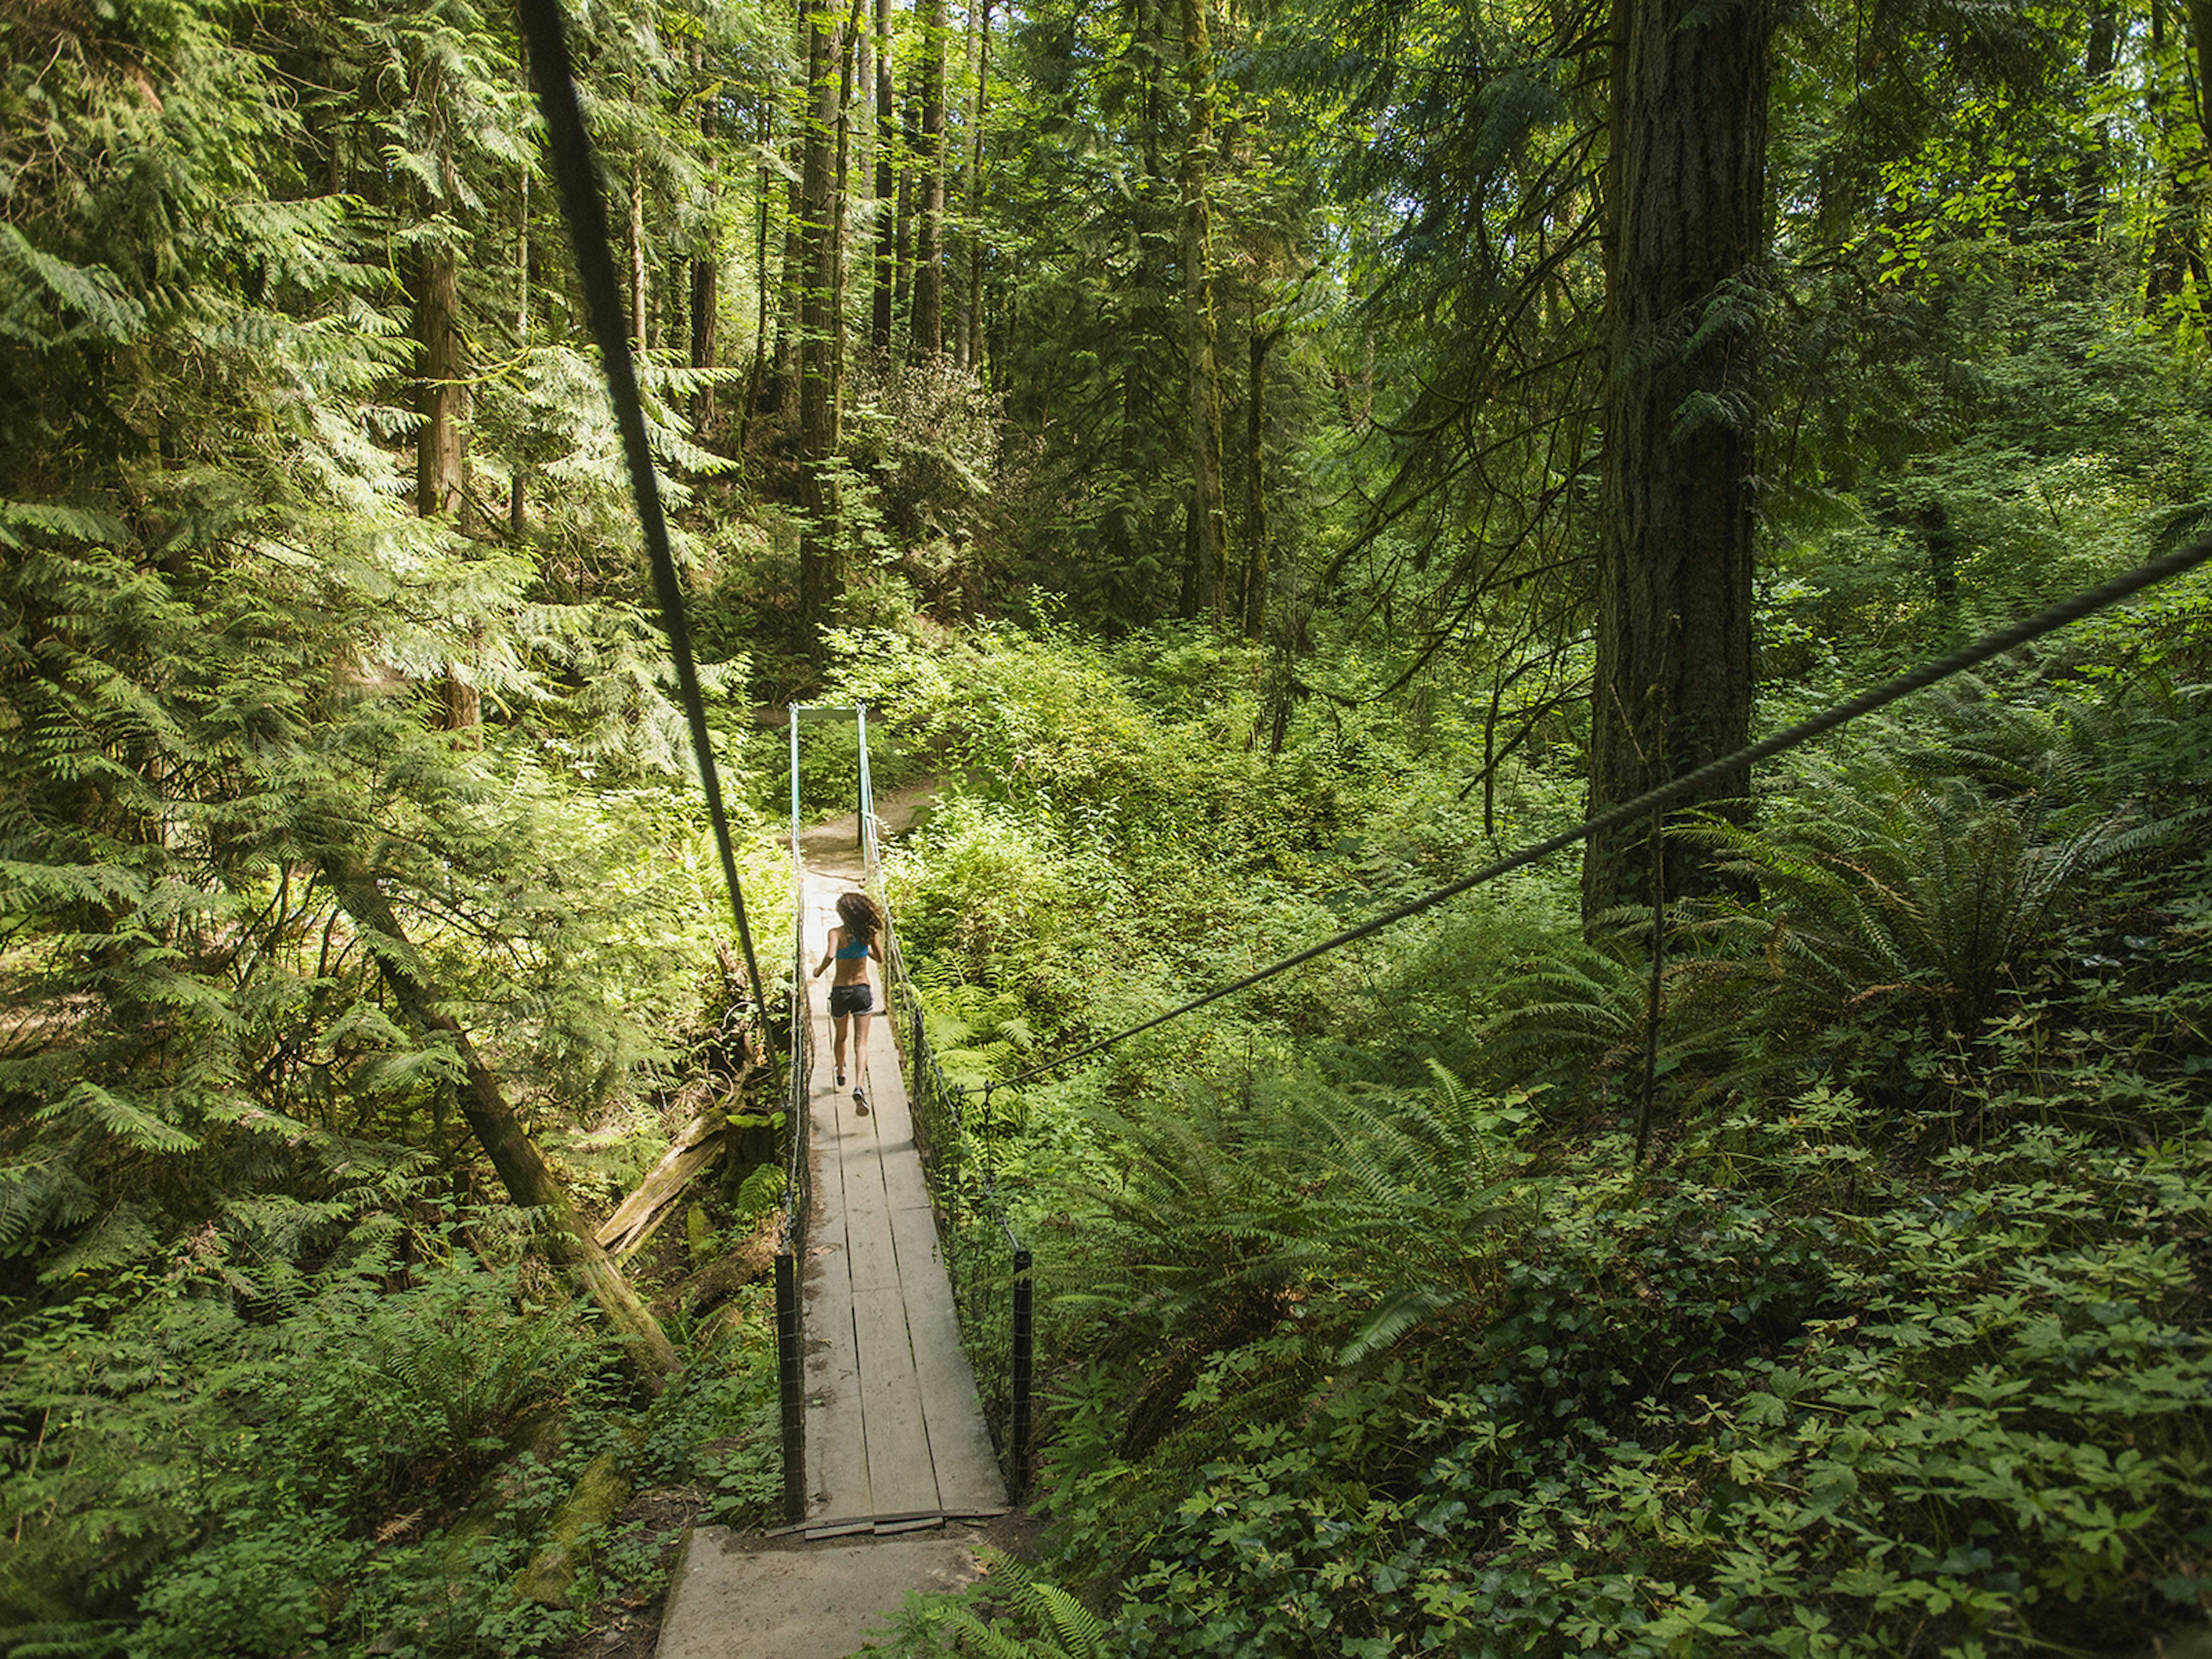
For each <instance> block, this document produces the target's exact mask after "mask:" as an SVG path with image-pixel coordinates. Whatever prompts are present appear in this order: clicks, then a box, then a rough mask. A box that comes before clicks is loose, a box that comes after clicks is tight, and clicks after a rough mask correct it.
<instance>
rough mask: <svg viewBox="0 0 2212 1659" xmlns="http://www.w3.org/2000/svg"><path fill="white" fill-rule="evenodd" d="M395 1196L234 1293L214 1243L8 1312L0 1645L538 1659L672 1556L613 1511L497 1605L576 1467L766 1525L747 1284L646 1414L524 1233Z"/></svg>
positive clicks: (514, 1223)
mask: <svg viewBox="0 0 2212 1659" xmlns="http://www.w3.org/2000/svg"><path fill="white" fill-rule="evenodd" d="M399 1196H400V1198H401V1200H402V1201H400V1202H398V1203H393V1202H391V1201H389V1195H386V1201H385V1202H375V1201H371V1200H368V1199H364V1200H361V1201H358V1202H356V1204H354V1205H352V1206H348V1209H349V1213H347V1214H346V1215H345V1216H344V1217H343V1218H326V1219H342V1222H343V1232H342V1238H341V1241H340V1242H339V1243H338V1244H337V1246H336V1248H335V1249H332V1250H331V1251H330V1252H329V1253H328V1255H327V1257H326V1259H325V1261H323V1263H322V1265H320V1266H319V1267H313V1269H312V1270H305V1269H303V1270H299V1271H295V1272H286V1273H278V1274H276V1275H274V1276H273V1277H272V1276H270V1275H267V1274H264V1276H263V1277H262V1278H261V1280H260V1282H259V1283H258V1285H253V1286H252V1287H251V1289H250V1291H249V1290H248V1289H247V1288H246V1287H243V1286H242V1285H241V1281H240V1273H239V1271H238V1267H239V1264H238V1263H237V1262H236V1261H234V1260H233V1259H231V1258H230V1255H229V1253H228V1250H227V1249H226V1248H225V1243H224V1241H222V1239H221V1238H220V1237H218V1236H217V1235H216V1233H215V1232H214V1231H212V1230H210V1232H209V1233H208V1234H207V1235H205V1236H204V1237H203V1238H202V1239H201V1240H199V1241H198V1243H197V1248H190V1249H186V1250H185V1251H184V1252H183V1253H182V1254H180V1255H179V1256H178V1257H177V1258H176V1259H175V1260H174V1261H172V1262H170V1263H169V1264H168V1266H167V1268H166V1269H164V1270H156V1271H151V1272H147V1273H134V1274H131V1275H124V1276H116V1277H113V1278H111V1279H108V1280H106V1282H105V1283H104V1284H102V1285H100V1287H99V1288H97V1289H93V1288H89V1287H88V1288H86V1289H84V1290H82V1291H81V1292H80V1293H79V1294H78V1295H76V1296H75V1297H69V1298H64V1299H57V1300H54V1301H52V1302H51V1303H49V1304H48V1305H46V1307H44V1308H42V1309H39V1310H30V1309H27V1308H22V1307H15V1308H11V1309H9V1310H6V1315H7V1322H6V1326H5V1340H6V1347H5V1352H4V1364H3V1365H0V1419H4V1420H5V1421H6V1423H7V1424H8V1425H9V1436H10V1438H11V1439H12V1440H14V1441H15V1443H16V1444H17V1445H18V1447H19V1448H20V1449H21V1450H20V1452H19V1454H18V1455H11V1457H10V1459H9V1468H8V1470H7V1473H6V1474H5V1477H4V1480H0V1495H4V1504H5V1509H6V1511H7V1513H8V1515H9V1516H10V1517H11V1528H10V1535H9V1539H8V1541H7V1547H6V1549H5V1551H4V1553H0V1617H4V1621H5V1623H4V1628H0V1646H4V1647H5V1649H6V1650H7V1651H9V1652H11V1653H19V1654H23V1655H26V1656H28V1655H34V1654H37V1655H84V1656H108V1655H124V1656H130V1659H187V1656H189V1659H203V1656H206V1655H210V1654H216V1653H222V1654H235V1655H241V1656H243V1655H257V1656H258V1655H265V1656H270V1659H276V1656H292V1655H300V1654H310V1653H330V1654H345V1653H376V1654H390V1655H421V1656H428V1655H492V1654H517V1655H519V1654H535V1653H543V1652H548V1651H556V1650H560V1649H561V1648H562V1647H564V1646H565V1645H566V1644H568V1643H569V1642H571V1641H573V1640H574V1638H576V1637H577V1636H578V1635H579V1634H580V1632H583V1631H584V1630H586V1629H587V1628H588V1627H589V1625H590V1621H591V1620H592V1616H593V1613H594V1610H595V1609H597V1608H598V1607H602V1606H605V1605H607V1604H609V1603H612V1602H617V1601H622V1602H629V1603H630V1604H635V1603H636V1602H637V1601H642V1600H643V1599H645V1598H646V1597H647V1596H650V1595H653V1594H654V1593H656V1592H657V1590H658V1589H659V1583H660V1580H661V1578H662V1577H664V1576H665V1571H666V1569H667V1560H666V1555H667V1550H666V1545H667V1543H668V1541H669V1540H668V1539H667V1538H665V1537H662V1536H659V1535H658V1534H656V1532H655V1529H654V1528H653V1526H652V1525H650V1524H647V1523H646V1522H625V1521H623V1520H621V1519H620V1518H619V1516H617V1518H615V1519H613V1520H611V1521H604V1522H596V1523H594V1524H593V1525H592V1526H591V1527H590V1528H587V1529H586V1531H585V1533H584V1534H582V1535H581V1536H580V1539H578V1540H577V1547H575V1548H574V1550H573V1551H572V1553H571V1556H572V1559H573V1562H574V1568H575V1571H574V1575H573V1577H571V1578H570V1579H569V1580H568V1583H567V1584H566V1586H565V1588H564V1589H563V1590H562V1593H561V1594H560V1595H558V1596H557V1597H556V1598H554V1601H553V1604H551V1605H549V1604H547V1602H546V1601H544V1599H542V1598H539V1599H533V1598H532V1597H530V1596H526V1595H520V1594H518V1593H517V1591H516V1589H515V1588H514V1580H515V1579H516V1577H517V1575H518V1574H519V1573H520V1572H521V1571H522V1570H523V1569H524V1568H526V1566H528V1565H530V1564H531V1562H532V1559H534V1558H535V1557H537V1556H538V1553H539V1552H540V1551H541V1550H542V1549H544V1547H545V1546H546V1544H547V1542H548V1539H549V1535H550V1529H551V1528H553V1526H554V1524H555V1522H556V1516H558V1514H559V1512H560V1510H561V1509H562V1505H563V1504H564V1503H565V1502H566V1501H567V1500H568V1499H569V1498H570V1495H571V1493H572V1492H574V1489H575V1488H576V1486H577V1484H578V1481H579V1479H580V1476H581V1475H582V1474H584V1472H585V1470H586V1467H587V1466H589V1465H591V1464H592V1462H593V1461H594V1460H595V1459H599V1458H602V1457H603V1456H605V1455H607V1454H612V1455H613V1458H614V1468H616V1469H617V1470H618V1472H619V1474H620V1476H621V1478H622V1479H623V1480H625V1481H626V1482H628V1483H629V1485H631V1486H634V1487H635V1488H637V1489H640V1490H644V1489H648V1488H663V1489H671V1490H676V1491H680V1492H690V1493H692V1494H694V1495H695V1498H696V1499H697V1500H698V1501H703V1502H704V1503H705V1504H706V1505H707V1506H708V1508H709V1509H710V1510H712V1511H714V1513H716V1514H717V1515H718V1516H720V1517H722V1518H732V1519H739V1520H749V1519H752V1518H754V1517H756V1516H757V1515H758V1514H761V1513H764V1512H765V1510H766V1507H767V1506H768V1505H769V1504H772V1503H773V1501H774V1499H775V1495H776V1493H777V1492H778V1490H779V1488H778V1486H777V1476H776V1472H775V1470H773V1469H772V1468H767V1467H766V1465H765V1461H764V1460H765V1459H766V1458H767V1456H768V1455H769V1454H768V1453H764V1452H763V1451H762V1448H763V1447H766V1448H769V1449H770V1451H772V1449H773V1447H774V1444H775V1433H774V1417H775V1358H774V1345H773V1341H772V1339H771V1338H769V1336H768V1335H766V1333H769V1332H771V1331H772V1329H773V1324H772V1321H771V1320H770V1318H769V1316H768V1314H767V1313H766V1312H765V1311H763V1309H762V1307H761V1306H760V1305H758V1304H759V1296H760V1292H759V1291H758V1290H757V1287H756V1288H755V1289H753V1290H750V1291H744V1292H742V1293H741V1296H740V1300H739V1303H738V1304H737V1305H738V1309H739V1310H740V1313H739V1316H738V1318H737V1319H736V1320H734V1321H731V1322H726V1327H725V1334H721V1335H720V1336H719V1338H718V1339H712V1338H710V1336H709V1333H708V1331H707V1330H706V1329H704V1328H702V1330H701V1331H700V1332H698V1333H696V1337H695V1340H692V1341H691V1342H690V1344H689V1346H690V1352H689V1353H688V1354H687V1356H686V1357H687V1361H688V1363H687V1365H686V1368H685V1370H684V1372H683V1373H682V1374H681V1376H679V1377H678V1380H677V1381H676V1382H675V1383H672V1384H671V1387H670V1388H669V1389H668V1390H667V1391H666V1392H665V1394H664V1395H662V1396H661V1397H660V1398H659V1400H657V1401H653V1402H652V1403H651V1404H650V1406H649V1407H648V1406H647V1405H646V1404H645V1403H644V1402H642V1401H639V1400H638V1399H637V1398H635V1396H634V1395H633V1394H632V1392H631V1389H630V1385H629V1383H627V1381H626V1380H625V1379H624V1378H623V1375H622V1373H621V1371H620V1370H619V1368H618V1367H617V1365H616V1364H614V1362H613V1360H612V1357H611V1352H610V1345H609V1343H608V1342H607V1340H606V1339H605V1335H604V1334H603V1333H602V1332H601V1331H600V1330H599V1324H598V1321H597V1318H596V1316H595V1315H594V1314H592V1311H591V1310H589V1308H588V1305H587V1304H579V1303H577V1302H576V1301H574V1300H573V1299H572V1298H571V1297H569V1295H568V1293H567V1292H566V1291H564V1290H563V1289H562V1287H561V1286H560V1285H559V1284H558V1283H557V1282H556V1280H555V1279H553V1278H552V1277H550V1275H549V1274H548V1273H547V1272H546V1270H545V1269H544V1267H541V1266H539V1265H538V1264H537V1263H536V1261H535V1260H534V1258H533V1257H532V1256H531V1255H529V1254H527V1252H526V1249H525V1247H526V1244H527V1243H528V1241H529V1237H530V1231H529V1229H528V1227H527V1226H526V1225H525V1223H526V1218H525V1217H521V1216H519V1215H517V1214H515V1213H513V1212H495V1211H483V1210H471V1211H454V1210H452V1209H449V1208H447V1207H444V1206H441V1205H439V1204H437V1203H435V1201H432V1200H427V1199H425V1198H423V1197H422V1196H421V1195H420V1194H416V1195H413V1196H411V1197H410V1196H408V1195H405V1194H401V1195H399ZM333 1207H334V1208H335V1207H337V1206H333ZM732 1332H733V1333H734V1334H730V1333H732ZM675 1334H678V1335H679V1336H684V1335H686V1334H687V1333H686V1332H685V1331H684V1328H682V1327H681V1326H680V1325H679V1326H678V1327H677V1328H676V1331H675ZM693 1506H694V1507H696V1503H695V1504H694V1505H693ZM618 1507H619V1506H618ZM685 1512H686V1513H687V1514H688V1513H689V1510H688V1509H687V1510H686V1511H685Z"/></svg>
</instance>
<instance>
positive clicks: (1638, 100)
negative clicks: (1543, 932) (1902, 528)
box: [1583, 0, 1773, 918]
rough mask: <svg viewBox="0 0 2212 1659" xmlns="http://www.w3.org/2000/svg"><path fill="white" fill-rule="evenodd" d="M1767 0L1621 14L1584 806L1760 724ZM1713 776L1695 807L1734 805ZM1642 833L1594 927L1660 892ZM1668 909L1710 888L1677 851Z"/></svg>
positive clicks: (1660, 3) (1636, 827) (1591, 871)
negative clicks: (1758, 449) (1755, 624)
mask: <svg viewBox="0 0 2212 1659" xmlns="http://www.w3.org/2000/svg"><path fill="white" fill-rule="evenodd" d="M1772 33H1773V14H1772V9H1771V0H1736V3H1735V4H1733V5H1729V4H1718V5H1717V4H1714V3H1712V0H1616V3H1615V6H1614V11H1613V124H1612V149H1611V154H1610V155H1609V157H1608V159H1607V164H1606V178H1605V185H1606V204H1605V210H1606V242H1605V266H1606V307H1607V316H1606V345H1607V376H1606V389H1605V446H1606V447H1605V465H1604V482H1603V491H1602V497H1601V523H1600V528H1599V547H1598V624H1597V664H1596V678H1595V688H1594V700H1593V708H1592V714H1591V732H1590V810H1591V811H1592V812H1593V813H1599V812H1603V811H1606V810H1607V808H1609V807H1612V806H1614V805H1619V804H1620V802H1622V801H1625V800H1627V799H1631V798H1632V797H1633V796H1636V795H1638V794H1640V793H1643V792H1644V790H1646V789H1649V788H1650V787H1654V786H1655V785H1656V784H1658V783H1660V782H1662V781H1665V780H1666V779H1668V778H1672V777H1676V776H1679V775H1681V774H1683V773H1685V772H1688V771H1690V770H1692V769H1695V768H1697V767H1699V766H1701V765H1703V764H1704V763H1706V762H1707V761H1710V760H1713V759H1716V758H1717V757H1720V756H1723V755H1725V754H1727V753H1728V752H1729V750H1733V749H1735V748H1738V747H1740V746H1741V744H1743V742H1744V740H1745V738H1746V735H1747V732H1749V730H1750V720H1751V553H1752V528H1753V517H1752V509H1753V501H1752V489H1753V470H1754V462H1755V459H1756V458H1755V455H1754V422H1753V376H1754V375H1755V374H1756V372H1757V368H1758V365H1757V362H1756V353H1757V349H1758V328H1757V308H1756V306H1755V304H1754V302H1753V284H1754V283H1756V282H1757V280H1758V274H1759V273H1758V269H1757V268H1758V266H1759V262H1760V260H1761V259H1762V258H1763V257H1764V254H1765V199H1766V180H1765V173H1766V94H1767V74H1768V51H1769V46H1770V44H1771V36H1772ZM1748 783H1749V779H1748V778H1747V777H1746V776H1743V775H1733V776H1729V777H1724V778H1722V779H1720V780H1718V781H1716V782H1715V783H1714V784H1712V785H1711V787H1708V788H1706V789H1705V791H1704V792H1703V793H1702V794H1701V797H1700V799H1699V802H1693V803H1691V804H1692V805H1699V804H1719V803H1725V802H1731V801H1738V800H1741V798H1742V797H1743V795H1744V793H1745V791H1746V789H1747V787H1748ZM1650 860H1651V849H1650V824H1649V823H1636V824H1632V825H1629V826H1626V827H1624V828H1621V829H1616V830H1613V831H1612V832H1610V833H1608V834H1606V835H1603V836H1592V837H1591V838H1590V841H1589V845H1588V847H1587V848H1585V850H1584V855H1583V915H1584V917H1585V918H1590V917H1595V916H1596V915H1599V914H1600V913H1601V912H1602V911H1604V910H1606V909H1607V908H1611V907H1613V906H1614V905H1616V904H1620V903H1623V902H1648V900H1649V898H1650V894H1651V892H1652V870H1651V863H1650ZM1664 875H1665V880H1664V890H1665V891H1666V892H1667V893H1668V896H1670V897H1682V896H1687V895H1690V894H1692V893H1695V892H1697V891H1699V890H1702V889H1704V888H1705V887H1706V886H1707V885H1709V883H1710V878H1709V875H1708V872H1707V870H1706V868H1705V861H1704V860H1703V858H1702V856H1701V855H1700V854H1699V852H1698V851H1697V849H1694V848H1691V847H1688V846H1686V845H1670V846H1669V847H1668V850H1667V853H1666V870H1665V872H1664Z"/></svg>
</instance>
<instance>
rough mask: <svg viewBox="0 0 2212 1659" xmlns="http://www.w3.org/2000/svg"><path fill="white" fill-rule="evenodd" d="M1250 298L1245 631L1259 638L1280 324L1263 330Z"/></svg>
mask: <svg viewBox="0 0 2212 1659" xmlns="http://www.w3.org/2000/svg"><path fill="white" fill-rule="evenodd" d="M1259 310H1260V305H1259V301H1257V300H1256V299H1255V301H1253V303H1252V312H1253V316H1252V337H1251V342H1250V358H1251V362H1250V376H1251V383H1250V385H1249V386H1248V387H1247V389H1246V392H1245V402H1244V447H1245V457H1246V459H1245V472H1244V606H1243V611H1244V637H1245V638H1246V639H1248V640H1256V639H1258V638H1259V637H1260V636H1261V634H1262V632H1263V631H1264V630H1265V629H1266V627H1267V469H1266V465H1265V454H1266V450H1265V447H1266V444H1267V353H1268V351H1269V350H1270V349H1272V348H1273V345H1274V343H1275V342H1276V340H1277V339H1278V338H1279V337H1280V335H1281V331H1280V330H1279V329H1272V328H1271V329H1267V330H1262V329H1261V326H1260V317H1259Z"/></svg>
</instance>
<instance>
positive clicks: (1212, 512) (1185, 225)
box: [1182, 0, 1229, 620]
mask: <svg viewBox="0 0 2212 1659" xmlns="http://www.w3.org/2000/svg"><path fill="white" fill-rule="evenodd" d="M1206 3H1207V0H1182V55H1183V74H1184V76H1185V78H1186V80H1187V82H1188V87H1189V100H1190V118H1189V125H1188V128H1187V129H1186V130H1185V132H1184V137H1183V149H1182V269H1183V307H1184V310H1183V328H1184V339H1185V349H1186V356H1187V361H1188V390H1189V394H1190V479H1191V527H1192V534H1191V538H1190V541H1191V556H1192V557H1193V558H1194V560H1195V561H1196V568H1195V569H1194V573H1193V577H1192V581H1191V592H1192V595H1193V603H1194V605H1195V607H1196V608H1197V609H1198V610H1200V611H1212V612H1213V614H1214V616H1215V617H1216V619H1217V620H1218V618H1219V617H1220V616H1221V613H1222V611H1223V609H1224V605H1225V599H1226V595H1225V587H1226V585H1227V584H1226V580H1225V572H1226V570H1227V568H1228V557H1229V522H1228V519H1229V515H1228V513H1227V512H1226V510H1225V506H1224V503H1223V500H1222V477H1221V474H1222V464H1221V384H1220V373H1219V368H1218V364H1217V362H1216V361H1215V355H1214V322H1213V277H1212V271H1211V270H1210V269H1209V266H1210V264H1211V263H1212V258H1213V211H1212V197H1211V191H1212V180H1211V177H1210V174H1211V172H1212V158H1213V43H1212V40H1211V38H1210V31H1209V29H1208V27H1207V20H1206Z"/></svg>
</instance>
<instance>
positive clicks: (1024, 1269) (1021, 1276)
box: [1007, 1246, 1035, 1500]
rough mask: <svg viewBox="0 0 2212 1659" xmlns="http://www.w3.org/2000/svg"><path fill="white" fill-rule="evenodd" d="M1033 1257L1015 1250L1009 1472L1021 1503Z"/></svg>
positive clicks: (1026, 1475) (1025, 1486)
mask: <svg viewBox="0 0 2212 1659" xmlns="http://www.w3.org/2000/svg"><path fill="white" fill-rule="evenodd" d="M1034 1288H1035V1287H1034V1286H1033V1285H1031V1283H1030V1253H1029V1252H1028V1251H1027V1250H1024V1249H1021V1248H1020V1247H1019V1246H1016V1247H1015V1249H1014V1427H1013V1433H1012V1436H1011V1437H1010V1439H1011V1440H1012V1447H1013V1456H1012V1462H1013V1468H1012V1470H1011V1471H1010V1472H1009V1474H1008V1479H1007V1485H1008V1486H1011V1487H1012V1489H1013V1496H1014V1498H1016V1499H1017V1500H1019V1498H1021V1496H1022V1494H1023V1493H1024V1492H1027V1491H1028V1490H1029V1484H1030V1360H1031V1345H1032V1342H1033V1340H1034V1335H1035V1333H1034V1326H1033V1318H1034V1313H1033V1309H1032V1305H1031V1301H1030V1297H1031V1295H1032V1293H1033V1291H1034Z"/></svg>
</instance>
